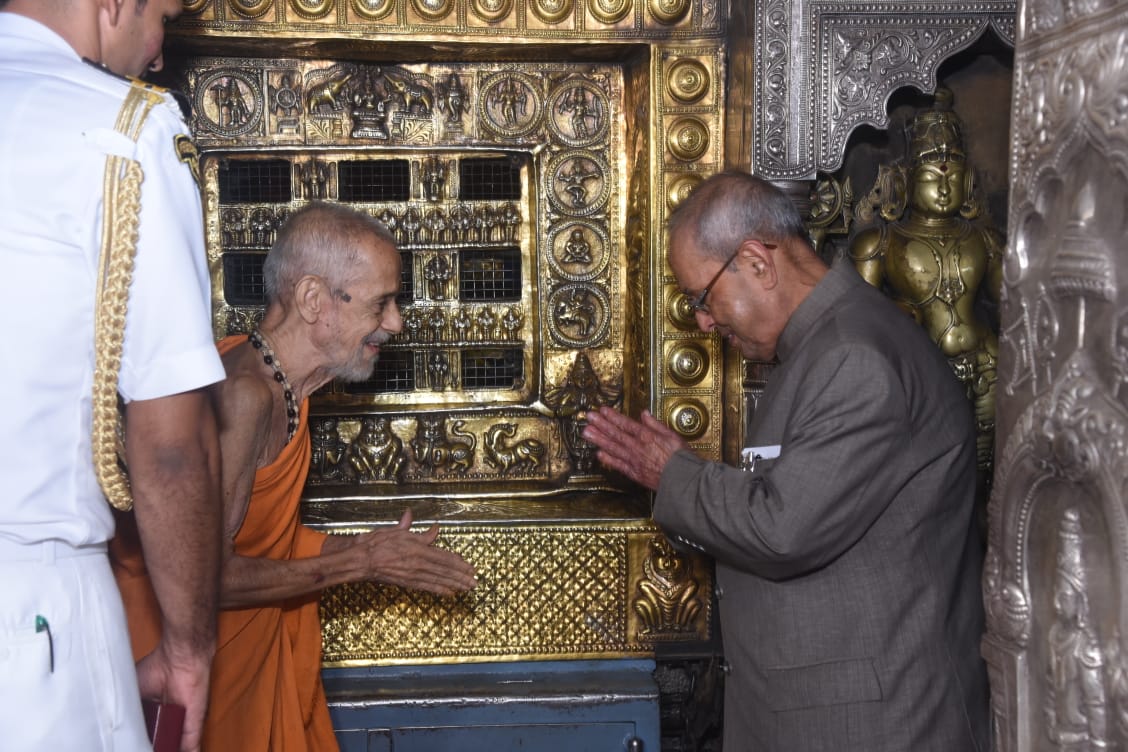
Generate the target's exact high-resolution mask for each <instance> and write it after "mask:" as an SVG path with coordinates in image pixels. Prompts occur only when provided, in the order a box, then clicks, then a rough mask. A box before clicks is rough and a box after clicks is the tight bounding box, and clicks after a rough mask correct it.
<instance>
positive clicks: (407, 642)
mask: <svg viewBox="0 0 1128 752" xmlns="http://www.w3.org/2000/svg"><path fill="white" fill-rule="evenodd" d="M578 496H580V498H566V499H562V500H559V501H538V502H533V503H530V502H529V501H528V500H522V501H521V502H520V503H519V504H518V505H512V506H510V508H507V504H506V503H504V502H498V501H490V502H482V503H479V504H475V503H473V502H459V501H457V500H431V501H422V502H418V501H417V502H414V503H411V507H412V510H413V513H414V514H415V517H416V519H417V520H419V521H420V522H419V523H417V524H419V525H421V526H424V527H425V526H426V525H428V524H430V523H431V521H434V520H441V523H440V524H442V525H443V531H442V534H441V535H440V537H439V543H438V545H441V546H443V547H444V548H447V549H450V550H452V551H457V552H458V553H460V554H462V555H463V556H464V557H465V558H466V559H467V560H468V561H470V562H471V563H473V564H474V566H475V567H476V568H477V571H478V587H477V588H475V589H474V590H473V591H470V592H468V593H463V594H461V595H458V596H450V597H445V598H444V597H438V596H434V595H431V594H428V593H421V592H416V591H407V590H403V589H401V588H397V587H390V586H384V585H379V584H375V583H357V584H350V585H343V586H339V587H333V588H330V589H328V590H326V591H325V593H324V595H323V597H322V600H321V611H322V633H323V636H324V651H325V652H324V662H325V665H328V666H346V665H348V666H355V665H394V664H425V663H451V662H456V663H458V662H463V663H472V662H483V661H502V660H506V661H508V660H538V659H591V658H608V657H627V656H640V655H647V654H650V653H652V652H653V648H654V645H655V643H657V642H671V641H701V640H707V639H708V638H709V624H710V619H709V616H710V608H711V598H710V594H711V592H712V591H711V587H712V574H711V569H710V567H709V565H708V562H707V561H705V560H703V559H699V558H694V557H688V556H683V555H680V554H678V553H675V552H674V551H673V549H672V548H671V547H670V545H669V543H668V542H667V540H666V538H665V536H663V535H662V533H661V531H660V530H659V529H658V528H657V527H656V526H655V525H654V523H653V522H652V521H651V520H650V519H649V518H648V517H647V516H644V514H640V512H644V510H645V507H646V502H645V500H641V499H624V498H622V497H618V496H615V495H612V494H604V493H584V494H580V495H578ZM374 505H379V511H377V510H376V509H374ZM403 506H404V505H403V502H401V501H398V500H397V501H396V502H392V503H387V504H385V503H384V502H373V501H352V502H350V501H318V502H308V503H307V508H306V521H307V523H308V524H311V525H312V526H315V527H320V528H322V529H326V530H330V531H340V532H358V531H361V530H365V529H371V528H372V527H374V526H377V525H380V524H391V523H392V522H394V520H395V519H398V516H399V514H400V513H401V512H402V508H403ZM393 507H396V508H393ZM640 507H641V508H643V509H640ZM361 515H365V516H367V518H368V519H367V520H366V521H365V522H363V523H352V522H349V518H351V519H353V520H356V519H360V518H361ZM376 516H379V517H381V518H382V520H383V521H381V522H372V521H371V520H372V518H373V517H376Z"/></svg>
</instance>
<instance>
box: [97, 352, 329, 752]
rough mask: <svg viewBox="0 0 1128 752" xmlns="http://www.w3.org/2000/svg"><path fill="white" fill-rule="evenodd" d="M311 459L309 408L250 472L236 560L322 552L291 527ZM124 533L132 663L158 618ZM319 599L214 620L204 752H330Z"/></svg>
mask: <svg viewBox="0 0 1128 752" xmlns="http://www.w3.org/2000/svg"><path fill="white" fill-rule="evenodd" d="M245 340H246V337H244V336H239V337H227V338H226V339H224V340H223V341H221V342H220V343H219V350H220V353H224V352H227V351H228V350H230V349H231V348H232V347H234V346H235V345H238V344H239V343H241V342H243V341H245ZM309 458H310V441H309V402H308V400H307V401H306V402H304V403H303V404H302V407H301V417H300V419H299V422H298V430H297V432H296V433H295V434H294V438H293V440H292V441H290V443H288V444H287V445H286V446H285V447H284V448H283V449H282V452H281V454H279V455H278V457H277V458H276V459H275V460H274V462H272V463H270V464H269V465H267V466H266V467H263V468H260V469H259V470H258V472H256V473H255V481H254V489H253V490H252V492H251V500H250V503H249V504H248V506H247V514H246V518H245V519H244V520H243V525H242V527H241V528H240V529H239V532H238V534H237V535H236V536H235V552H236V553H237V554H239V555H242V556H248V557H264V558H271V559H301V558H308V557H312V556H317V555H318V554H319V553H321V546H322V544H323V543H324V542H325V537H326V536H325V535H324V534H322V533H318V532H316V531H314V530H310V529H309V528H307V527H305V526H304V525H302V524H301V522H300V521H299V519H298V503H299V501H300V499H301V494H302V490H303V488H304V486H305V480H306V475H307V474H308V473H309ZM130 517H131V516H130ZM130 533H131V531H130V529H129V525H128V524H124V525H121V526H120V529H119V533H118V536H117V537H116V538H115V539H114V541H113V543H112V544H111V558H112V560H113V563H114V571H115V575H116V576H117V579H118V586H119V587H120V589H121V592H122V599H123V600H124V601H125V607H126V614H127V616H128V618H129V630H130V635H131V638H132V640H133V654H134V657H135V658H140V657H141V656H144V655H146V654H148V653H149V652H151V651H152V650H153V648H154V647H156V644H157V641H158V639H159V637H160V611H159V610H158V608H157V603H156V598H155V596H154V594H153V590H152V587H151V586H150V583H149V580H148V576H147V574H146V572H145V567H144V562H143V561H142V560H141V558H140V546H139V545H138V541H137V538H136V528H134V529H133V530H132V535H130ZM318 600H319V594H318V593H313V594H311V595H308V596H304V597H301V598H294V599H291V600H289V601H286V602H284V603H280V604H278V605H272V606H265V607H255V608H241V609H233V610H225V611H220V612H219V625H218V631H217V641H216V642H217V644H216V655H215V662H214V663H213V665H212V679H211V698H210V701H209V704H208V717H207V720H206V722H205V725H204V743H203V752H228V751H230V752H268V751H269V752H325V751H327V750H328V751H331V752H336V750H337V749H338V747H337V740H336V737H335V736H334V735H333V726H332V723H331V721H330V719H329V708H328V705H327V704H326V701H325V691H324V689H323V687H322V686H321V619H320V614H319V613H318Z"/></svg>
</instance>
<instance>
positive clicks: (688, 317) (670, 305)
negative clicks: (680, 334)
mask: <svg viewBox="0 0 1128 752" xmlns="http://www.w3.org/2000/svg"><path fill="white" fill-rule="evenodd" d="M666 313H667V314H668V315H669V317H670V321H672V322H673V323H674V326H676V327H677V328H678V329H682V330H687V331H689V330H693V329H696V328H697V316H696V315H695V314H694V312H693V306H692V305H691V304H690V300H689V296H688V295H686V294H685V293H684V292H681V291H680V290H679V291H677V292H675V293H674V294H672V295H671V296H670V299H669V301H667V304H666Z"/></svg>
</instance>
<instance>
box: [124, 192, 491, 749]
mask: <svg viewBox="0 0 1128 752" xmlns="http://www.w3.org/2000/svg"><path fill="white" fill-rule="evenodd" d="M263 277H264V282H265V286H266V294H267V309H266V312H265V314H264V316H263V320H262V324H261V325H260V326H259V327H258V328H257V329H256V330H255V331H254V332H252V333H251V334H250V335H249V336H238V337H228V338H227V339H224V340H223V341H222V342H220V345H219V347H220V352H221V354H222V356H223V363H224V366H225V367H226V370H227V380H226V381H225V382H224V383H223V384H222V385H221V386H219V387H218V388H217V392H216V403H217V410H218V414H219V422H220V447H221V451H222V457H223V499H224V510H223V511H224V520H225V531H226V535H225V539H224V559H223V570H222V582H221V586H220V608H221V609H223V610H221V612H220V615H219V637H218V649H217V652H216V659H215V665H214V669H213V673H212V699H211V703H210V706H209V709H208V717H207V720H206V722H205V728H204V749H205V750H215V751H217V752H218V751H220V750H238V751H239V752H257V751H259V750H262V751H265V750H271V751H272V752H296V751H298V752H300V751H304V750H317V751H318V752H322V751H323V750H335V749H337V743H336V740H335V738H334V735H333V729H332V725H331V723H330V720H329V712H328V706H327V705H326V701H325V695H324V691H323V689H322V686H321V678H320V667H321V666H320V664H321V625H320V620H319V616H318V594H319V592H320V591H321V589H322V588H325V587H327V586H330V585H335V584H339V583H344V582H355V581H358V580H374V581H377V582H382V583H388V584H392V585H399V586H403V587H408V588H416V589H420V590H426V591H429V592H432V593H437V594H440V595H447V594H451V593H455V592H458V591H463V590H467V589H469V588H472V587H474V586H475V584H476V580H475V576H474V569H473V567H471V566H470V565H469V564H468V563H466V562H465V561H464V560H463V559H462V558H461V557H460V556H458V555H456V554H454V553H451V552H449V551H444V550H442V549H440V548H437V547H435V546H433V545H432V544H433V543H434V542H435V539H436V537H437V535H438V528H437V527H434V526H433V527H431V528H430V529H429V530H428V531H427V532H425V533H423V534H416V533H414V532H412V531H411V530H410V527H411V513H410V512H407V513H405V514H404V516H403V518H402V519H401V520H400V522H399V524H398V525H397V526H395V527H393V528H387V529H380V530H375V531H372V532H369V533H365V534H362V535H325V534H322V533H318V532H315V531H313V530H310V529H309V528H306V527H305V526H303V525H302V524H301V522H300V521H299V519H298V505H299V500H300V497H301V494H302V488H303V486H304V483H305V479H306V475H307V473H308V472H309V464H310V438H309V424H308V414H309V412H308V410H309V404H308V399H307V398H308V397H309V395H310V394H311V393H313V392H314V391H315V390H316V389H318V388H319V387H321V386H322V385H324V384H326V383H327V382H329V381H330V380H331V379H334V378H337V379H343V380H351V381H356V380H362V379H365V378H367V377H368V376H369V375H370V374H371V372H372V367H373V364H374V363H375V361H376V359H377V357H378V355H379V353H380V346H381V345H382V344H383V343H384V342H386V341H387V340H388V338H390V337H391V336H392V335H393V334H395V333H396V332H398V331H399V330H400V325H401V323H402V322H401V319H400V313H399V310H398V308H397V306H396V295H397V294H398V292H399V290H400V257H399V253H398V252H397V251H396V248H395V242H394V240H393V238H392V236H391V235H390V234H389V233H388V231H387V229H385V228H384V226H383V225H381V224H380V223H379V222H377V221H376V220H374V219H372V218H371V217H369V216H367V215H365V214H361V213H359V212H356V211H354V210H352V209H349V208H346V207H343V206H340V205H333V204H311V205H310V206H308V207H306V208H303V209H302V210H300V211H298V212H296V213H295V214H293V215H292V216H291V218H290V219H289V221H288V222H287V223H286V224H285V225H284V226H283V227H282V229H281V230H280V231H279V234H278V241H277V242H276V243H275V245H274V247H273V248H272V249H271V251H270V253H269V254H268V256H267V259H266V262H265V264H264V267H263ZM126 542H127V541H126V540H125V539H124V537H121V538H119V540H118V541H116V545H115V549H116V553H117V554H118V556H117V558H118V562H117V563H118V578H119V583H120V584H121V587H122V591H123V596H124V598H125V601H126V607H127V610H128V613H129V619H130V627H131V631H132V633H133V639H134V647H135V652H136V654H137V655H144V654H145V653H146V652H148V651H149V649H150V644H151V643H152V642H153V641H155V640H156V638H157V635H158V629H159V611H157V609H156V608H155V602H154V601H153V600H152V599H151V596H150V593H149V591H148V587H147V581H146V580H145V578H144V572H143V565H141V564H140V563H139V562H138V560H137V559H136V557H135V556H130V553H131V552H129V551H127V550H126V549H127V546H126V545H125V543H126Z"/></svg>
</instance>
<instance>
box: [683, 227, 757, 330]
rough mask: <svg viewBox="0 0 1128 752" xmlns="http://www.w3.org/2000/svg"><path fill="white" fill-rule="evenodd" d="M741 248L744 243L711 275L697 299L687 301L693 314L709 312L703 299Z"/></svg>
mask: <svg viewBox="0 0 1128 752" xmlns="http://www.w3.org/2000/svg"><path fill="white" fill-rule="evenodd" d="M756 242H757V243H759V244H760V245H762V246H764V247H765V248H767V249H769V250H774V249H775V248H776V245H775V244H774V243H765V242H763V241H762V240H758V241H756ZM743 247H744V243H741V244H740V245H738V246H737V247H736V250H735V251H733V252H732V255H731V256H729V257H728V261H726V262H725V263H724V264H723V265H722V266H721V268H720V269H718V270H717V273H716V274H714V275H713V278H712V279H711V280H709V284H707V285H705V289H703V290H702V291H701V292H700V293H698V295H697V297H695V298H694V299H693V300H691V301H689V307H690V308H692V309H693V311H694V313H698V312H700V313H708V312H709V306H707V305H705V298H706V297H708V295H709V291H710V290H712V289H713V285H715V284H717V280H718V279H720V278H721V275H722V274H724V273H725V269H728V268H729V264H731V263H732V262H733V261H735V260H736V257H737V256H738V255H739V254H740V249H741V248H743Z"/></svg>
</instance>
